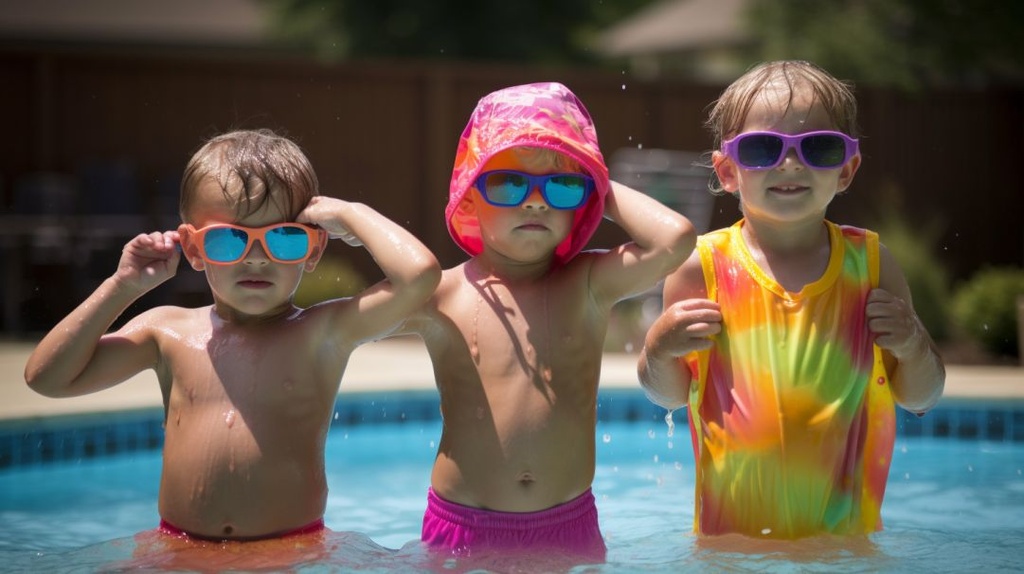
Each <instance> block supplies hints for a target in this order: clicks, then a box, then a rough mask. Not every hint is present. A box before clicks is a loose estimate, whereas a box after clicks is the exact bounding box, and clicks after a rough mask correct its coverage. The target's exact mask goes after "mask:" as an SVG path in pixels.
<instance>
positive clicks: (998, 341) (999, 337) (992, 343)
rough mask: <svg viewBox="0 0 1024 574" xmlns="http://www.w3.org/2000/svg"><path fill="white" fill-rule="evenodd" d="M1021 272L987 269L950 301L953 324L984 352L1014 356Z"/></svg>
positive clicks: (1023, 274)
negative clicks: (951, 303)
mask: <svg viewBox="0 0 1024 574" xmlns="http://www.w3.org/2000/svg"><path fill="white" fill-rule="evenodd" d="M1022 295H1024V269H1020V268H1015V267H989V268H986V269H982V270H981V271H979V272H977V273H975V274H974V276H972V277H971V279H970V280H969V281H967V282H966V283H965V284H964V285H962V286H961V287H960V288H959V289H958V290H957V292H956V294H955V296H954V298H953V322H954V324H955V325H956V327H957V328H958V329H960V330H962V331H963V332H964V333H965V334H966V335H968V336H970V337H971V338H972V339H974V340H975V341H977V342H978V343H979V344H980V345H981V346H982V347H983V348H984V349H985V350H986V351H988V352H990V353H993V354H996V355H1005V356H1017V355H1018V353H1019V347H1018V340H1017V338H1018V330H1017V298H1018V297H1020V296H1022Z"/></svg>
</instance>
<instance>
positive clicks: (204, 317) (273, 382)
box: [25, 130, 440, 541]
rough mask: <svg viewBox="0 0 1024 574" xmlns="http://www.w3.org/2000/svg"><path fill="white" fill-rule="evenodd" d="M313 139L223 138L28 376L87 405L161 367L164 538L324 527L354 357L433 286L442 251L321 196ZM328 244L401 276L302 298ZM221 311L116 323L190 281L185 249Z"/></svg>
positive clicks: (57, 332)
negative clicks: (306, 145) (167, 218)
mask: <svg viewBox="0 0 1024 574" xmlns="http://www.w3.org/2000/svg"><path fill="white" fill-rule="evenodd" d="M317 186H318V184H317V179H316V174H315V173H314V172H313V169H312V166H311V165H310V164H309V161H308V159H307V158H306V156H305V155H304V154H303V153H302V151H301V150H300V149H299V147H298V146H297V145H295V144H294V143H293V142H291V141H289V140H288V139H286V138H283V137H279V136H277V135H275V134H273V133H271V132H269V131H265V130H261V131H237V132H231V133H227V134H224V135H221V136H218V137H215V138H213V139H212V140H210V141H209V142H207V143H206V145H204V146H203V147H202V148H201V149H200V150H199V151H198V152H196V154H195V155H194V156H193V157H192V160H191V161H190V162H189V164H188V166H187V168H186V169H185V174H184V180H183V183H182V192H181V204H180V211H181V218H182V220H183V221H184V223H183V224H182V225H181V226H180V227H179V228H178V230H177V231H163V232H159V231H157V232H153V233H149V234H143V235H139V236H137V237H135V238H134V239H132V240H131V241H130V242H129V243H128V244H127V245H126V246H125V248H124V252H123V254H122V256H121V261H120V263H119V265H118V268H117V271H116V272H115V273H114V274H113V275H112V276H111V277H109V278H108V279H106V280H105V281H104V282H103V283H102V284H101V285H100V286H99V287H98V288H97V289H96V291H95V292H93V294H92V295H90V296H89V298H88V299H86V300H85V302H83V303H82V304H81V305H79V306H78V308H76V309H75V310H74V311H72V312H71V314H69V315H68V316H67V317H66V318H65V319H64V320H62V321H61V322H60V323H59V324H58V325H57V326H56V327H54V328H53V330H52V331H50V332H49V333H48V334H47V335H46V337H44V338H43V340H42V341H41V342H40V343H39V345H38V347H36V349H35V351H34V352H33V353H32V355H31V357H30V358H29V360H28V364H27V366H26V368H25V379H26V381H27V382H28V384H29V386H30V387H31V388H32V389H34V390H35V391H37V392H39V393H41V394H43V395H47V396H51V397H70V396H78V395H83V394H86V393H92V392H96V391H99V390H102V389H106V388H108V387H112V386H114V385H116V384H118V383H120V382H122V381H124V380H126V379H128V378H130V377H132V376H133V375H135V374H136V373H139V372H141V371H143V370H146V369H153V370H155V371H156V374H157V378H158V379H159V381H160V390H161V392H162V393H163V397H164V409H165V413H166V415H165V428H166V438H165V444H164V451H163V471H162V473H163V474H162V477H161V482H160V496H159V499H160V500H159V508H160V516H161V528H160V530H161V531H163V532H166V533H169V534H173V535H176V536H178V537H189V538H198V539H204V540H218V541H220V540H255V539H264V538H275V537H281V536H285V535H289V534H296V535H298V534H307V533H313V532H319V531H322V530H323V528H324V527H323V519H322V517H323V513H324V509H325V506H326V502H327V484H326V480H325V473H324V457H323V446H324V439H325V437H326V433H327V430H328V427H329V425H330V422H331V413H332V412H333V407H334V402H335V397H336V395H337V392H338V385H339V383H340V381H341V377H342V373H343V372H344V370H345V365H346V364H347V362H348V358H349V355H350V354H351V352H352V351H353V350H354V349H355V348H356V347H357V346H358V345H359V344H361V343H363V342H366V341H370V340H373V339H377V338H379V337H382V336H383V335H385V334H386V333H388V332H389V331H390V330H391V329H393V328H394V327H395V326H396V325H398V323H399V322H401V321H402V320H403V319H404V318H405V316H406V315H408V314H409V313H410V312H411V311H413V310H414V309H416V308H417V307H419V306H420V305H421V304H422V303H423V302H424V301H425V300H426V299H427V298H428V297H429V296H430V295H431V293H432V292H433V290H434V287H435V286H436V285H437V282H438V280H439V278H440V268H439V266H438V264H437V261H436V259H435V258H434V256H433V255H432V254H431V253H430V252H429V251H428V250H427V249H426V247H424V246H423V245H422V244H421V243H420V242H419V241H418V240H417V239H416V238H415V237H413V236H412V235H411V234H410V233H408V232H407V231H406V230H404V229H403V228H402V227H401V226H399V225H397V224H395V223H393V222H392V221H389V220H388V219H386V218H384V217H383V216H382V215H380V214H379V213H377V212H376V211H374V210H373V209H371V208H369V207H367V206H365V205H361V204H357V203H350V202H346V201H342V200H339V199H334V198H328V197H321V196H319V195H318V189H317ZM329 236H334V237H341V238H343V239H344V240H345V241H346V242H347V243H349V244H351V245H360V244H362V245H365V247H366V249H367V250H369V251H370V253H371V254H372V255H373V258H374V259H375V260H376V261H377V263H378V264H379V265H380V267H381V270H382V271H383V272H384V275H385V276H386V278H385V279H384V280H382V281H381V282H379V283H377V284H376V285H373V286H371V287H369V288H368V289H366V290H364V291H363V292H362V293H359V294H358V295H355V296H353V297H351V298H346V299H336V300H331V301H327V302H324V303H322V304H319V305H316V306H314V307H311V308H308V309H301V308H298V307H296V306H295V304H294V303H293V296H294V294H295V291H296V289H297V287H298V285H299V281H300V279H301V278H302V275H303V273H304V272H309V271H312V270H313V269H314V268H315V267H316V264H317V262H318V261H319V259H320V257H321V255H322V254H323V251H324V248H325V246H326V242H327V239H328V237H329ZM179 244H180V245H181V252H182V253H184V257H185V259H187V260H188V262H189V264H190V265H191V266H192V267H193V268H194V269H196V270H199V271H204V272H205V273H206V279H207V282H208V283H209V285H210V290H211V292H212V294H213V304H212V305H211V306H207V307H202V308H198V309H186V308H181V307H172V306H164V307H158V308H154V309H150V310H148V311H145V312H143V313H142V314H140V315H138V316H137V317H134V318H132V319H131V320H129V321H128V322H127V323H126V324H125V325H124V326H123V327H121V328H120V329H118V330H116V331H114V332H111V333H107V330H108V329H109V328H110V326H111V324H112V323H113V322H114V321H115V319H117V317H118V316H119V315H120V314H121V313H122V312H124V310H125V309H126V308H127V307H128V306H129V305H130V304H131V303H132V302H133V301H135V300H136V299H138V298H139V297H140V296H142V295H143V294H144V293H146V292H148V291H150V290H152V289H153V288H155V287H156V286H157V285H160V284H161V283H163V282H164V281H167V280H168V279H170V278H171V277H173V276H174V275H175V272H176V270H177V266H178V262H179V258H180V257H181V255H180V253H179V251H178V245H179Z"/></svg>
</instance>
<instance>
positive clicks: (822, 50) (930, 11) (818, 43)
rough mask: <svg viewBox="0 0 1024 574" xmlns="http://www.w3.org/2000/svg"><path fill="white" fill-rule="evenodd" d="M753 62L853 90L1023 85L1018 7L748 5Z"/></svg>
mask: <svg viewBox="0 0 1024 574" xmlns="http://www.w3.org/2000/svg"><path fill="white" fill-rule="evenodd" d="M748 19H749V20H748V24H749V26H748V29H749V30H750V31H751V32H752V33H753V34H754V35H755V38H756V40H757V41H758V42H757V43H759V44H760V46H761V51H760V53H759V54H756V56H757V57H758V58H759V59H766V60H774V59H803V60H811V61H813V62H815V63H817V64H819V65H821V66H823V67H824V68H825V69H827V70H829V71H830V72H832V73H833V74H835V75H836V76H837V77H841V78H848V79H851V80H853V81H855V82H856V83H857V84H863V85H880V86H893V87H898V88H903V89H907V90H919V89H923V88H926V87H928V86H936V85H971V84H984V83H1000V82H1012V83H1017V84H1019V83H1022V82H1024V42H1022V41H1021V38H1022V36H1021V33H1020V29H1021V25H1022V23H1024V2H1019V1H1018V0H944V1H942V2H938V1H936V0H834V1H830V2H822V1H820V0H772V1H771V2H751V3H750V10H749V12H748Z"/></svg>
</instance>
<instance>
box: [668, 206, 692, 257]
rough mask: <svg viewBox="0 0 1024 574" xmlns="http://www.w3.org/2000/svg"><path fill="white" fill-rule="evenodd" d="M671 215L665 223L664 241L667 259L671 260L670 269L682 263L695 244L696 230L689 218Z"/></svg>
mask: <svg viewBox="0 0 1024 574" xmlns="http://www.w3.org/2000/svg"><path fill="white" fill-rule="evenodd" d="M673 215H674V216H675V217H672V218H671V219H670V221H669V223H668V224H667V225H666V228H667V229H666V232H665V243H664V248H665V252H666V254H667V259H670V260H671V261H670V262H669V267H670V268H671V269H675V268H676V267H679V266H680V265H682V263H683V261H686V259H687V258H688V257H689V256H690V254H691V253H692V252H693V249H694V247H696V246H697V230H696V229H695V228H694V227H693V224H692V223H691V222H690V220H689V219H687V218H686V217H684V216H682V215H680V214H673Z"/></svg>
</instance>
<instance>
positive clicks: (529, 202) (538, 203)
mask: <svg viewBox="0 0 1024 574" xmlns="http://www.w3.org/2000/svg"><path fill="white" fill-rule="evenodd" d="M523 207H526V208H529V209H547V208H548V202H547V201H546V200H545V199H544V194H542V193H541V192H540V187H534V188H533V189H532V190H530V195H527V196H526V199H524V200H523Z"/></svg>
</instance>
